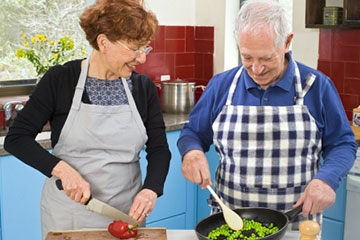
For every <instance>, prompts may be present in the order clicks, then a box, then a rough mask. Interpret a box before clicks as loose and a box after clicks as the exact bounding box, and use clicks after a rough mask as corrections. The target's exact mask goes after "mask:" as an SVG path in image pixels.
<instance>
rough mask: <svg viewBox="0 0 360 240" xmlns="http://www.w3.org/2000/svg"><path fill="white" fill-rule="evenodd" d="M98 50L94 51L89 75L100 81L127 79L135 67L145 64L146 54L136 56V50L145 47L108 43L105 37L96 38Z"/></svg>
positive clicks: (124, 43) (122, 42)
mask: <svg viewBox="0 0 360 240" xmlns="http://www.w3.org/2000/svg"><path fill="white" fill-rule="evenodd" d="M98 45H99V50H98V51H97V50H95V51H94V53H93V56H92V59H91V63H92V64H91V65H90V70H89V74H91V75H92V76H94V77H98V78H100V79H108V80H114V79H118V78H120V77H123V78H128V77H130V76H131V73H132V71H134V70H135V68H136V66H137V65H139V64H142V63H145V62H146V54H145V53H144V52H142V53H141V54H139V53H138V54H136V52H135V51H136V50H138V49H139V48H140V49H142V50H143V49H145V46H136V45H135V44H130V43H127V42H125V41H121V44H119V43H118V42H112V41H110V40H109V39H108V38H107V37H106V36H105V35H102V36H100V35H99V37H98Z"/></svg>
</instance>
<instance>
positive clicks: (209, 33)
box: [195, 26, 214, 40]
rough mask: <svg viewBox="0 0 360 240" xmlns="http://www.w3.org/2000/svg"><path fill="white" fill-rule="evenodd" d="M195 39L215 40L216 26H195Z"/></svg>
mask: <svg viewBox="0 0 360 240" xmlns="http://www.w3.org/2000/svg"><path fill="white" fill-rule="evenodd" d="M195 39H207V40H214V27H202V26H199V27H195Z"/></svg>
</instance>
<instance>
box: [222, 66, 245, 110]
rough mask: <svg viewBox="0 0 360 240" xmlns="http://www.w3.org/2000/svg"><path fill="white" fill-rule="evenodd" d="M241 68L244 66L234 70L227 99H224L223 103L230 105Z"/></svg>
mask: <svg viewBox="0 0 360 240" xmlns="http://www.w3.org/2000/svg"><path fill="white" fill-rule="evenodd" d="M243 69H244V67H243V66H241V68H240V69H239V70H238V71H237V72H236V74H235V77H234V80H233V81H232V83H231V86H230V89H229V95H228V97H227V100H226V103H225V105H231V102H232V98H233V96H234V92H235V89H236V86H237V83H238V81H239V77H240V74H241V72H242V70H243Z"/></svg>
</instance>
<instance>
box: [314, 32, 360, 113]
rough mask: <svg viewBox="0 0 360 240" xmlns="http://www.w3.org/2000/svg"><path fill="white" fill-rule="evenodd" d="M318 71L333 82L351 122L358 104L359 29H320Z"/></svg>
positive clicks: (359, 92) (359, 74) (359, 103)
mask: <svg viewBox="0 0 360 240" xmlns="http://www.w3.org/2000/svg"><path fill="white" fill-rule="evenodd" d="M318 69H319V70H320V71H322V72H324V73H325V74H326V75H328V76H329V77H330V78H331V80H332V81H333V82H334V84H335V86H336V89H337V90H338V92H339V94H340V97H341V101H342V103H343V106H344V109H345V112H346V115H347V117H348V119H349V120H352V109H353V108H355V107H357V106H358V105H360V29H320V36H319V60H318Z"/></svg>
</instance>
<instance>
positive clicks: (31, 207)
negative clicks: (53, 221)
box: [0, 155, 45, 240]
mask: <svg viewBox="0 0 360 240" xmlns="http://www.w3.org/2000/svg"><path fill="white" fill-rule="evenodd" d="M44 180H45V176H44V175H42V174H41V173H40V172H38V171H35V170H34V169H33V168H31V167H29V166H27V165H25V164H24V163H23V162H21V161H19V160H18V159H16V158H15V157H13V156H10V155H9V156H5V157H0V193H1V194H0V203H1V224H2V227H1V229H2V234H1V235H2V239H3V240H11V239H41V224H40V198H41V190H42V185H43V183H44Z"/></svg>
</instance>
